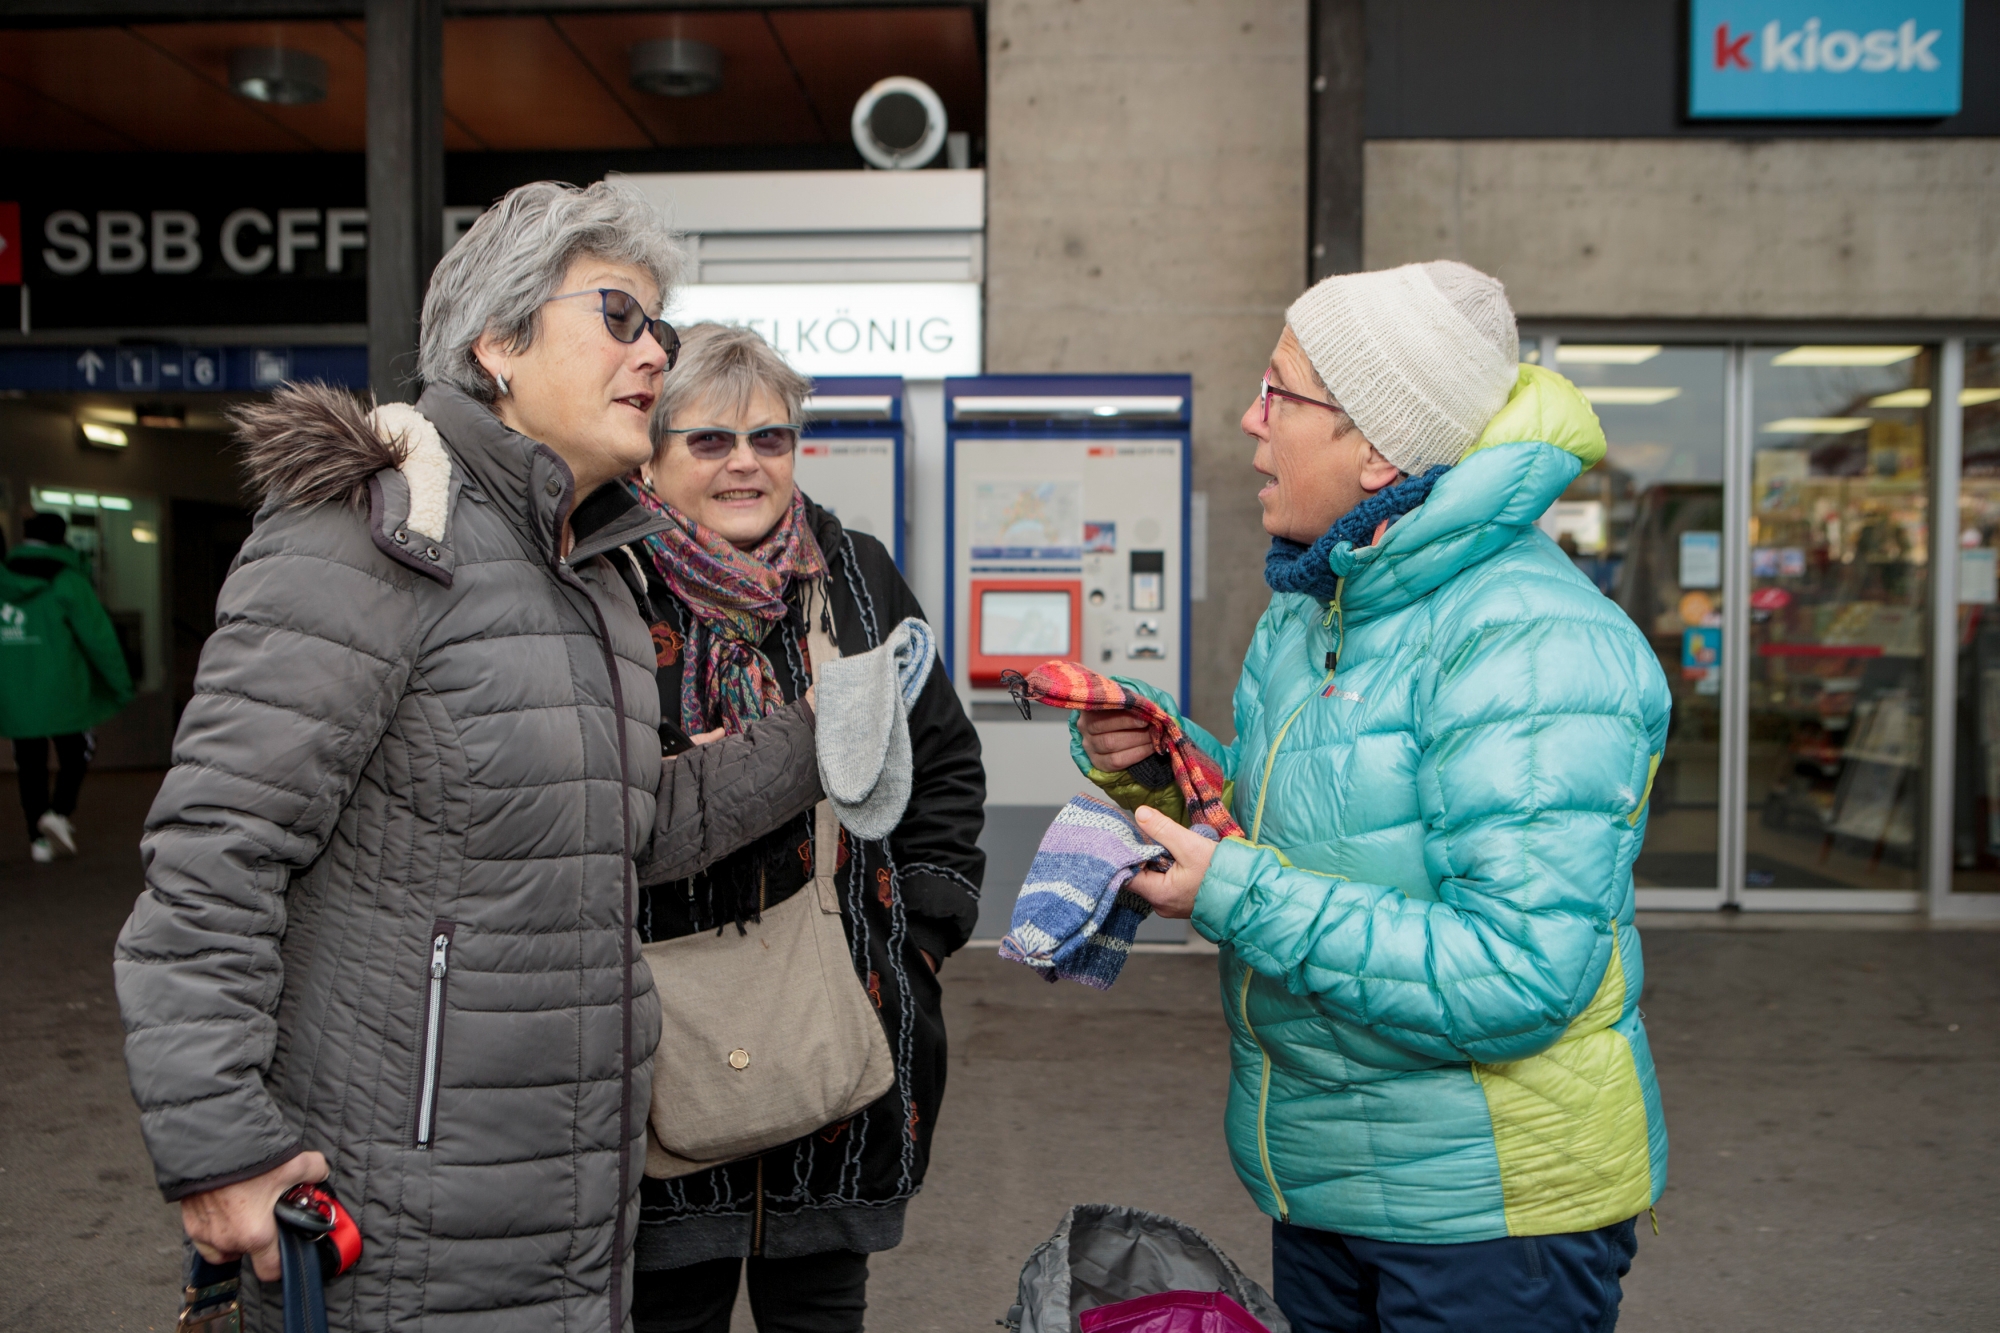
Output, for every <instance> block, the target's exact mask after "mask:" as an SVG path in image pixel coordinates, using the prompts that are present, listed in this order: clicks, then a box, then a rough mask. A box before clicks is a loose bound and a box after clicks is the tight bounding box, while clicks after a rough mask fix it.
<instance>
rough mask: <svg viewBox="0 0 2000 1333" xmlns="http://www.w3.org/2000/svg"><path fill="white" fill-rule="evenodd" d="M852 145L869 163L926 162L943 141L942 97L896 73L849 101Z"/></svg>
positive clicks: (904, 166) (911, 166)
mask: <svg viewBox="0 0 2000 1333" xmlns="http://www.w3.org/2000/svg"><path fill="white" fill-rule="evenodd" d="M852 128H853V131H854V146H855V147H856V148H858V149H860V150H861V156H862V159H863V160H864V161H866V162H867V163H868V164H869V165H870V166H876V167H881V168H883V169H884V170H886V171H912V170H915V169H916V168H918V167H923V166H928V165H930V163H931V161H932V159H934V158H935V157H937V155H938V150H939V149H941V148H943V147H944V136H945V130H946V128H947V127H946V125H945V114H944V103H943V102H942V101H941V100H940V99H939V98H938V95H937V94H936V93H935V92H933V91H932V90H931V86H930V85H929V84H927V83H925V82H923V80H921V79H912V78H908V77H906V76H904V75H901V74H898V75H895V76H893V77H891V78H887V79H884V80H882V81H881V82H880V83H878V84H876V85H875V86H874V87H873V88H870V89H869V90H868V91H867V92H865V93H863V94H861V100H860V101H858V102H856V103H855V104H854V118H853V122H852Z"/></svg>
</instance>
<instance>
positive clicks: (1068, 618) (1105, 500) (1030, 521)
mask: <svg viewBox="0 0 2000 1333" xmlns="http://www.w3.org/2000/svg"><path fill="white" fill-rule="evenodd" d="M1191 402H1192V390H1191V384H1190V380H1189V378H1188V377H1187V376H1185V375H986V376H980V377H978V378H967V379H948V380H946V381H945V494H946V501H947V503H946V511H945V518H946V532H945V562H946V578H945V607H944V625H943V639H944V644H943V648H944V661H945V664H946V665H947V666H948V667H949V669H950V671H951V673H952V682H953V684H954V685H955V686H956V687H957V688H958V690H959V694H960V697H961V698H963V699H964V700H965V701H966V704H967V706H968V708H969V711H970V712H971V714H972V718H973V723H974V725H975V726H977V727H978V729H979V737H980V743H981V745H982V746H983V747H984V754H985V760H986V792H987V797H986V799H987V807H986V818H987V833H986V836H985V837H984V838H982V839H981V841H982V843H983V844H984V845H985V846H986V848H987V853H988V856H989V858H990V860H989V864H988V866H987V874H986V884H987V893H986V896H985V901H984V906H983V908H982V910H981V915H980V921H979V927H978V934H979V937H980V938H982V939H990V938H996V937H997V936H999V935H1000V934H1002V933H1004V931H1005V930H1006V927H1007V920H1008V916H1009V914H1010V913H1011V911H1012V909H1013V903H1014V897H1015V891H1016V890H1017V889H1018V888H1019V886H1020V883H1021V880H1022V877H1023V876H1024V875H1025V874H1026V872H1027V868H1028V863H1029V861H1030V860H1031V859H1032V858H1033V855H1034V850H1035V847H1036V845H1037V844H1038V843H1039V842H1040V840H1041V835H1042V833H1043V831H1044V830H1045V829H1046V828H1047V827H1048V824H1049V821H1050V820H1051V819H1053V818H1054V817H1055V812H1056V810H1057V809H1059V808H1060V807H1061V805H1062V802H1063V801H1065V800H1067V799H1068V798H1069V796H1070V795H1071V794H1072V793H1074V792H1077V791H1082V790H1086V789H1087V788H1088V786H1089V784H1088V783H1087V782H1085V781H1083V779H1082V778H1081V777H1080V775H1079V774H1078V773H1077V771H1076V767H1075V765H1074V764H1073V763H1072V762H1071V761H1070V757H1069V726H1068V722H1069V714H1068V713H1066V712H1060V711H1056V710H1038V711H1037V713H1036V715H1035V716H1034V717H1033V718H1031V719H1029V720H1025V721H1024V720H1022V718H1021V716H1020V713H1019V712H1018V710H1017V709H1016V708H1015V706H1014V704H1013V702H1012V701H1011V700H1010V699H1009V698H1008V696H1007V692H1006V690H1005V689H1003V688H1002V687H1001V684H1000V677H1001V673H1002V672H1003V671H1007V670H1018V671H1026V670H1029V669H1031V668H1033V667H1036V666H1039V665H1040V664H1041V663H1043V662H1046V661H1048V660H1049V659H1050V658H1064V659H1067V660H1069V661H1073V662H1079V663H1082V664H1083V665H1085V666H1088V667H1089V668H1091V669H1092V670H1093V671H1099V672H1103V673H1105V674H1107V675H1120V676H1128V677H1131V678H1133V679H1136V680H1141V681H1144V682H1146V683H1147V684H1149V685H1153V686H1157V687H1158V688H1159V689H1161V690H1164V691H1165V692H1166V693H1167V694H1169V695H1171V696H1172V697H1173V698H1175V699H1176V700H1178V701H1180V702H1181V704H1182V706H1183V707H1185V706H1186V699H1187V692H1188V583H1187V572H1186V571H1187V562H1186V553H1187V550H1188V499H1189V482H1190V476H1191V467H1192V456H1191V454H1190V450H1189V436H1188V431H1189V422H1190V420H1191V416H1190V405H1191ZM1185 925H1186V923H1184V922H1179V921H1148V922H1147V923H1146V927H1145V928H1144V929H1143V930H1142V932H1141V934H1140V938H1141V939H1155V940H1179V939H1182V938H1184V937H1185V933H1186V931H1185Z"/></svg>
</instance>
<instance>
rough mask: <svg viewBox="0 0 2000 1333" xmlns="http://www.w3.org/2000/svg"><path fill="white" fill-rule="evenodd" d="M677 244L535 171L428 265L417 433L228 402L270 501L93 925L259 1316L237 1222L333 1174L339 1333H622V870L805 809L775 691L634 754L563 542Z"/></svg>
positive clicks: (632, 1188)
mask: <svg viewBox="0 0 2000 1333" xmlns="http://www.w3.org/2000/svg"><path fill="white" fill-rule="evenodd" d="M679 264H680V254H679V251H678V250H677V249H676V247H675V246H674V244H673V242H672V240H671V238H670V237H669V236H668V234H667V232H666V231H665V229H664V227H663V225H662V224H661V223H660V221H659V219H658V218H657V216H656V215H655V214H654V213H653V211H652V210H651V208H650V207H649V206H648V205H647V204H646V203H645V201H644V200H643V198H641V197H640V196H639V195H637V194H636V193H635V192H633V191H632V190H631V189H630V188H629V187H626V186H620V185H617V184H615V183H605V184H599V185H595V186H592V187H590V188H589V189H587V190H580V191H579V190H576V189H574V188H572V187H568V186H561V185H554V184H548V183H543V184H538V185H531V186H525V187H523V188H521V189H518V190H515V191H514V192H512V193H511V194H509V195H508V196H507V197H506V198H505V199H504V200H502V201H501V202H500V203H499V204H498V205H497V206H496V207H494V208H493V209H492V210H490V211H488V212H487V213H486V214H485V215H484V216H483V217H482V218H481V219H480V220H479V222H478V223H476V224H475V225H474V226H473V228H472V230H471V231H470V232H469V233H468V234H467V235H466V237H465V238H464V239H463V240H462V241H460V242H459V244H458V245H457V246H456V247H455V248H454V249H453V250H452V252H451V253H450V254H449V255H448V256H446V258H445V260H444V261H443V263H442V264H440V265H439V266H438V269H437V271H436V273H435V274H434V275H433V276H432V279H431V286H430V291H429V295H428V297H427V298H426V300H425V303H424V324H423V348H422V368H423V372H424V376H425V379H426V380H427V381H428V384H429V387H428V388H427V389H426V390H425V392H424V394H423V396H422V398H421V399H420V400H419V401H418V402H417V404H416V405H415V407H414V408H411V407H408V406H403V405H389V406H385V407H382V408H378V409H376V410H375V412H374V413H373V414H372V415H370V414H367V413H364V411H363V410H362V409H361V408H360V407H359V406H358V405H357V404H355V402H354V401H353V400H352V399H351V398H349V397H347V396H346V395H345V394H341V393H337V392H335V391H333V390H328V389H323V388H313V387H292V388H288V389H286V390H283V391H281V392H280V393H278V394H277V395H276V396H275V397H274V398H273V399H272V400H271V401H270V402H269V403H268V404H265V405H263V406H260V407H257V408H254V409H251V410H249V411H246V412H244V413H243V414H242V419H241V422H240V424H241V427H242V433H243V435H244V436H245V440H246V444H247V447H248V452H249V456H250V461H251V466H252V470H253V473H254V474H255V476H256V479H257V481H258V482H259V484H260V485H261V487H262V488H263V491H264V494H265V500H264V504H263V508H262V509H261V511H260V512H259V514H258V518H257V526H256V529H255V531H254V532H253V533H252V535H251V537H250V539H249V541H248V542H246V543H245V544H244V547H243V551H242V553H241V554H240V555H239V556H238V557H237V561H236V565H235V567H234V569H233V570H232V571H231V573H230V576H229V579H228V581H227V582H226V583H225V584H224V586H223V590H222V595H221V597H220V599H219V601H218V604H217V614H216V620H217V629H216V632H215V635H214V636H213V637H212V638H210V639H209V641H208V644H207V646H206V648H204V650H203V652H202V660H201V667H200V671H199V674H198V676H197V679H196V685H195V697H194V700H193V702H192V703H190V704H189V706H188V708H187V710H186V712H185V714H184V715H183V716H182V719H181V723H180V730H179V733H178V735H177V736H176V738H175V742H174V768H173V771H172V772H171V773H169V774H168V775H167V778H166V781H165V784H164V785H163V786H162V788H161V790H160V794H159V797H158V799H157V800H156V801H155V803H154V806H153V809H152V812H151V814H150V815H149V816H148V818H147V825H146V830H147V831H146V836H145V841H144V844H143V855H144V860H145V865H146V891H145V893H144V894H142V895H141V897H140V898H139V900H138V903H137V905H136V906H135V908H134V909H133V912H132V917H131V919H130V920H129V921H128V922H127V923H126V926H125V929H124V931H123V933H122V934H121V935H120V937H119V941H118V951H117V977H118V994H119V1002H120V1005H121V1007H122V1009H123V1012H124V1018H125V1026H126V1032H127V1038H126V1059H127V1063H128V1065H129V1068H130V1072H131V1077H132V1087H133V1093H134V1095H135V1097H136V1098H137V1100H138V1103H139V1108H140V1112H141V1123H142V1127H143V1129H144V1132H145V1136H146V1144H147V1147H148V1149H149V1150H150V1152H151V1154H152V1157H153V1161H154V1165H155V1169H156V1171H157V1174H158V1178H159V1183H160V1187H161V1189H162V1190H163V1192H164V1193H165V1194H166V1196H167V1198H168V1199H170V1200H180V1201H181V1203H182V1211H183V1220H184V1222H185V1224H186V1226H187V1229H188V1232H189V1234H190V1236H191V1237H192V1238H193V1239H194V1241H195V1242H196V1244H197V1245H198V1246H199V1247H200V1248H201V1249H202V1251H203V1252H204V1254H206V1255H207V1256H208V1257H209V1258H211V1259H220V1258H229V1257H233V1256H235V1255H239V1254H240V1255H244V1256H245V1257H247V1258H249V1259H250V1260H251V1261H252V1264H253V1265H254V1267H255V1269H256V1271H257V1274H258V1276H259V1278H261V1279H263V1289H262V1290H261V1291H260V1290H258V1289H257V1287H258V1284H256V1283H250V1282H246V1297H245V1301H244V1304H245V1314H246V1321H245V1326H246V1327H252V1328H260V1327H275V1326H276V1324H277V1322H278V1320H277V1308H276V1301H275V1296H276V1289H277V1285H278V1284H277V1283H276V1282H275V1281H272V1279H274V1278H275V1277H276V1276H277V1265H276V1262H275V1233H274V1231H273V1229H272V1225H271V1207H272V1204H273V1202H274V1201H275V1200H276V1198H277V1197H278V1195H280V1194H281V1193H282V1192H283V1191H284V1190H285V1189H287V1188H289V1187H290V1186H291V1185H293V1184H295V1183H297V1182H300V1181H304V1180H315V1179H320V1178H322V1177H328V1176H330V1180H331V1184H332V1186H333V1189H334V1191H335V1193H336V1194H337V1195H338V1196H339V1197H340V1199H341V1200H342V1201H343V1202H344V1203H345V1204H346V1205H347V1207H348V1208H349V1210H350V1211H351V1212H353V1214H354V1215H355V1217H356V1219H357V1220H358V1222H359V1224H360V1229H361V1233H362V1237H363V1241H364V1246H365V1248H364V1250H363V1253H362V1257H361V1261H360V1265H359V1267H358V1268H357V1269H356V1270H355V1271H354V1272H352V1273H351V1274H350V1275H348V1276H346V1277H343V1278H341V1279H339V1280H338V1281H336V1282H334V1283H333V1284H331V1286H330V1288H329V1291H328V1297H329V1314H330V1315H331V1318H332V1323H333V1326H334V1327H335V1328H337V1329H343V1330H350V1329H388V1328H391V1327H394V1328H404V1327H416V1326H422V1327H425V1328H434V1329H437V1328H445V1329H466V1330H473V1329H476V1330H480V1333H504V1331H510V1330H556V1329H562V1330H566V1331H567V1330H589V1329H598V1330H617V1329H620V1328H622V1327H623V1326H624V1325H625V1323H626V1318H627V1314H626V1311H627V1308H628V1306H629V1304H630V1292H629V1288H628V1286H627V1283H626V1277H625V1268H626V1264H627V1260H628V1258H629V1255H630V1251H631V1247H632V1239H633V1234H634V1226H635V1223H636V1221H637V1217H638V1201H639V1196H638V1186H639V1179H640V1172H641V1167H642V1165H643V1160H644V1151H645V1149H644V1139H643V1135H644V1127H645V1118H644V1113H643V1112H644V1106H645V1103H646V1098H647V1096H648V1092H649V1084H650V1067H649V1065H650V1061H651V1059H652V1054H653V1051H654V1048H655V1046H656V1045H657V1044H658V1036H659V1023H660V1018H659V1005H658V1000H657V997H656V996H655V995H654V993H653V989H652V986H653V983H652V977H651V973H650V972H649V970H648V968H647V966H646V964H645V962H644V961H643V959H642V958H641V956H640V952H639V948H638V945H637V942H636V938H635V934H634V909H635V893H636V879H635V863H636V865H637V867H638V868H640V869H643V870H645V871H646V873H647V874H648V875H649V876H652V877H657V876H659V875H671V876H680V875H686V874H691V873H693V872H694V871H695V870H696V869H697V868H699V867H700V866H702V865H704V864H706V863H707V862H710V861H712V860H714V859H716V858H718V857H720V856H723V855H725V854H727V853H729V852H730V851H732V850H734V849H735V848H737V847H740V846H742V845H744V844H746V843H748V842H749V841H751V840H752V839H754V838H756V837H758V836H760V835H762V834H764V833H766V832H768V831H769V830H771V829H773V828H775V827H777V826H778V825H780V824H782V823H784V822H785V821H786V820H788V819H789V818H790V817H791V816H792V815H794V814H796V813H797V812H798V811H800V810H803V809H806V808H808V807H809V806H811V805H812V804H813V803H814V802H815V801H816V800H818V798H819V796H820V794H821V793H820V789H819V785H818V779H817V776H816V765H815V764H814V763H813V762H812V754H813V727H812V712H811V704H810V701H806V700H802V701H801V702H800V703H798V704H795V705H792V706H791V707H789V708H786V709H784V710H782V711H781V712H779V713H777V714H774V715H772V716H771V717H769V718H766V719H764V720H763V721H762V722H760V723H759V724H758V725H757V726H756V727H754V728H752V729H750V730H748V731H746V732H745V733H744V734H743V735H741V736H739V737H732V738H730V739H729V740H727V741H724V742H721V743H718V744H715V745H710V746H704V747H702V748H701V749H699V750H696V751H694V752H692V753H690V754H686V755H682V756H680V757H678V758H675V759H672V760H667V761H664V762H663V761H662V757H661V746H660V740H659V734H658V731H657V725H658V722H659V695H658V693H657V691H656V689H655V687H654V682H653V646H652V640H651V638H650V635H649V632H648V630H647V627H646V623H645V622H644V621H643V620H642V619H641V618H640V616H639V613H638V611H637V609H636V607H635V603H634V596H633V590H632V587H631V584H630V580H631V578H632V572H631V570H630V569H629V564H628V563H627V562H613V561H609V560H606V559H605V558H603V553H604V552H607V551H612V550H615V549H616V548H617V547H618V546H620V545H621V544H623V543H626V542H630V541H633V540H636V539H638V538H640V537H643V536H644V535H646V533H648V532H650V531H653V530H655V528H656V527H657V526H658V523H657V521H656V520H653V519H652V518H651V517H650V516H649V515H647V514H645V513H644V511H639V512H637V513H635V514H634V515H633V516H632V518H631V520H630V521H628V522H625V523H623V524H622V525H616V530H600V531H597V532H594V533H592V534H591V535H590V537H589V538H588V539H587V540H586V541H582V542H576V541H575V540H574V539H573V537H572V534H571V531H570V526H569V519H570V515H571V513H572V512H573V511H574V509H575V508H576V506H577V504H578V503H579V502H580V501H581V500H582V499H584V498H585V497H587V496H588V495H589V494H591V493H592V492H593V491H594V490H596V489H597V487H599V486H600V485H603V484H605V483H607V482H609V481H611V480H612V479H613V478H614V477H616V476H618V475H619V474H621V473H624V472H626V471H629V470H630V469H631V468H632V467H633V466H634V465H635V464H637V463H638V462H640V461H643V460H645V459H647V458H649V457H650V456H651V454H652V442H651V440H650V438H649V437H648V434H647V415H648V412H649V410H650V408H651V406H652V403H653V401H654V398H655V397H656V396H657V395H658V392H659V387H660V378H661V376H662V374H663V373H665V372H666V371H667V370H668V369H669V368H670V367H671V365H672V363H673V353H674V349H675V347H676V346H677V344H678V339H677V338H676V337H675V336H674V334H673V331H672V330H671V329H670V328H668V327H667V326H666V325H665V324H662V323H660V322H658V321H657V320H653V319H651V318H649V317H648V312H649V311H653V310H657V309H659V308H660V307H661V305H662V303H663V301H664V299H665V297H666V294H667V291H668V288H669V286H670V284H671V282H672V281H673V280H674V278H675V277H676V275H677V270H678V267H679Z"/></svg>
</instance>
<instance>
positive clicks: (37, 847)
mask: <svg viewBox="0 0 2000 1333" xmlns="http://www.w3.org/2000/svg"><path fill="white" fill-rule="evenodd" d="M28 857H29V859H30V860H32V861H33V862H34V863H35V864H36V865H38V866H45V865H47V864H48V863H49V862H51V861H53V860H55V859H56V849H55V848H53V847H51V846H49V840H48V839H47V838H37V839H35V840H34V841H33V842H31V843H29V844H28Z"/></svg>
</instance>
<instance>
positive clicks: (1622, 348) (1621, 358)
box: [1556, 343, 1660, 366]
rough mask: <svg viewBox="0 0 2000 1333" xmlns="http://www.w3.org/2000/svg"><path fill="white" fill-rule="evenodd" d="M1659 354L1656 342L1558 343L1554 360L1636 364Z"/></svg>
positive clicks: (1611, 364) (1574, 364)
mask: <svg viewBox="0 0 2000 1333" xmlns="http://www.w3.org/2000/svg"><path fill="white" fill-rule="evenodd" d="M1659 354H1660V344H1658V343H1558V344H1557V345H1556V360H1557V361H1558V362H1567V363H1568V364H1570V365H1572V366H1637V365H1642V364H1644V363H1645V362H1647V361H1651V360H1652V359H1653V358H1654V357H1656V356H1658V355H1659Z"/></svg>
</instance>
